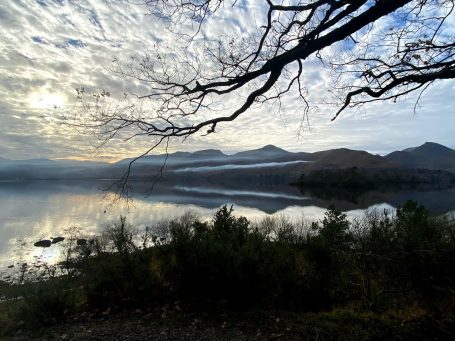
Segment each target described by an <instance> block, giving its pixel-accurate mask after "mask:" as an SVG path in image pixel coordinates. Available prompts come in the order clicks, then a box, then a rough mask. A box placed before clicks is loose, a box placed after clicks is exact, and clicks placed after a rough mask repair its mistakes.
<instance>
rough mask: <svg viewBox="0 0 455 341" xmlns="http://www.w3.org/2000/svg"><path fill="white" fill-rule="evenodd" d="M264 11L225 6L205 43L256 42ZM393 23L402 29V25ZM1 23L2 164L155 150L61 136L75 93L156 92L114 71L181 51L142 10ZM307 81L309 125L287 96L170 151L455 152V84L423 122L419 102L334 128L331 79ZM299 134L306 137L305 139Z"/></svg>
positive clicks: (6, 14)
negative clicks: (153, 54) (435, 148)
mask: <svg viewBox="0 0 455 341" xmlns="http://www.w3.org/2000/svg"><path fill="white" fill-rule="evenodd" d="M264 8H265V7H264V4H263V1H262V0H248V1H242V2H241V3H240V6H235V7H231V6H225V7H224V8H222V9H221V10H220V11H219V12H218V13H217V14H216V15H213V16H211V17H210V18H209V22H210V23H212V24H213V25H210V26H208V28H203V32H202V33H203V34H204V35H205V36H206V37H208V38H214V39H215V38H218V37H220V36H226V37H228V36H233V37H240V38H247V37H249V36H250V35H252V34H257V33H258V32H259V27H260V26H261V25H262V23H263V20H264V18H265V15H266V12H265V10H264ZM391 20H392V22H394V23H395V24H396V22H397V20H396V19H394V18H392V19H391ZM450 20H452V19H450ZM0 21H1V22H2V30H1V32H0V46H2V49H1V50H0V71H1V72H0V119H1V126H0V143H1V146H2V147H1V150H0V156H3V157H10V158H27V157H34V156H36V155H39V156H40V157H49V158H62V157H80V158H90V157H93V158H94V157H96V156H97V155H102V156H103V157H107V158H112V159H118V158H122V157H127V156H133V155H136V154H137V153H139V152H142V151H144V150H146V149H147V148H148V147H149V146H150V145H151V142H152V141H151V140H150V138H138V139H134V140H131V141H122V140H121V139H115V140H114V141H113V143H111V144H109V145H107V146H106V147H105V148H104V149H103V150H96V149H95V148H94V146H95V145H96V141H95V138H94V137H93V136H92V137H90V136H83V135H81V133H80V131H78V130H74V129H70V128H68V127H62V126H61V125H58V124H57V120H56V118H57V117H58V116H59V115H62V114H70V113H71V112H72V111H73V110H74V106H73V104H74V101H75V94H76V92H75V88H79V87H81V86H84V87H85V88H86V89H87V91H92V90H93V91H95V90H102V89H105V90H108V91H110V92H111V93H112V94H113V96H114V97H120V96H121V95H122V94H123V93H124V92H133V93H137V94H145V93H148V92H149V91H150V89H149V87H148V85H147V84H146V83H141V82H138V81H135V80H132V79H129V78H124V77H121V75H118V74H115V73H114V72H113V70H112V68H113V63H112V61H113V60H114V58H118V59H119V60H123V61H124V60H128V59H129V58H130V57H132V56H133V57H138V56H141V55H143V54H144V53H145V52H147V51H152V50H153V46H154V45H155V44H158V45H159V46H168V47H169V49H172V48H177V47H178V46H179V44H183V43H182V42H181V41H179V40H176V39H175V37H174V36H172V35H171V34H170V33H169V32H168V31H167V30H166V29H164V25H163V23H162V22H159V21H158V20H156V19H155V18H154V17H152V16H150V15H149V13H148V11H147V9H146V8H145V7H144V6H142V5H137V4H136V5H135V4H132V3H131V2H130V1H125V0H119V1H107V0H103V1H101V0H98V1H95V0H81V1H55V0H47V1H45V0H38V1H35V0H18V1H3V2H2V3H1V4H0ZM452 21H453V20H452ZM398 23H399V22H398ZM388 24H390V23H388ZM383 25H386V23H384V24H383ZM384 27H385V26H384ZM180 28H181V29H182V30H183V31H185V30H186V31H187V30H189V29H194V27H192V25H191V23H190V22H185V23H182V25H181V26H180ZM378 29H380V27H379V28H378ZM449 33H450V32H449ZM334 48H335V47H334ZM337 48H338V49H341V50H344V51H349V50H351V49H353V46H352V44H351V43H350V42H349V41H345V42H343V43H341V45H340V46H338V47H337ZM169 51H170V50H169ZM186 53H188V55H189V56H198V50H197V48H196V47H195V46H190V47H189V48H188V50H187V51H186ZM202 57H204V56H202ZM207 65H208V66H210V65H209V64H207ZM292 67H295V66H292ZM304 71H305V72H304V77H303V78H302V84H303V86H304V87H305V88H306V90H307V92H306V96H307V99H309V100H310V101H311V103H312V104H313V105H314V106H317V110H314V111H312V112H311V113H310V116H309V117H308V121H307V118H306V117H304V116H303V102H302V101H301V100H299V99H298V98H297V96H296V95H295V94H289V95H288V96H286V97H285V99H284V101H283V103H281V104H282V106H281V107H280V106H279V105H278V103H275V104H273V105H269V104H264V105H259V104H258V105H255V106H254V108H252V110H250V111H249V112H247V113H244V114H243V115H241V116H240V117H239V118H238V119H237V120H235V121H234V122H231V123H224V124H220V125H219V126H217V133H215V134H211V135H209V136H207V137H201V136H193V137H191V138H189V139H188V140H187V142H186V143H185V144H181V142H180V141H175V142H174V144H172V145H171V149H172V150H177V149H180V150H182V149H183V150H196V149H204V148H210V147H214V148H219V149H222V150H225V151H228V152H234V151H239V150H244V149H247V148H256V147H260V146H262V145H266V144H271V143H272V144H276V145H278V146H280V147H283V148H286V149H289V150H293V151H297V150H305V151H314V150H321V149H326V148H335V147H349V148H357V149H364V148H366V149H368V150H370V151H373V152H380V153H384V152H387V151H390V150H393V149H397V148H404V147H407V146H409V145H418V144H420V143H422V142H424V141H427V140H431V141H435V142H440V143H443V144H446V145H448V146H449V147H452V148H454V147H455V139H454V138H453V136H455V131H454V128H452V127H455V116H453V115H452V114H451V110H453V107H455V97H454V96H452V95H451V94H453V90H454V87H453V82H451V81H447V82H441V83H439V84H437V85H435V86H434V87H432V88H431V89H430V90H429V91H428V92H427V94H426V96H425V97H424V98H423V100H422V102H421V104H422V106H421V108H419V109H418V111H417V115H414V113H413V106H414V102H415V100H416V97H412V96H411V97H410V98H409V99H408V101H407V102H400V103H397V104H376V105H370V106H368V107H365V110H364V111H359V112H346V113H344V114H343V115H342V116H341V117H339V119H337V120H336V121H335V122H333V123H332V122H330V118H331V117H332V115H333V108H332V107H330V105H328V103H326V102H327V100H326V99H327V91H328V90H330V88H331V84H332V83H331V77H330V73H329V72H327V71H326V70H324V69H323V68H322V67H321V63H320V61H318V60H317V59H316V58H314V59H308V60H307V61H306V62H305V63H304ZM246 95H247V93H246V92H244V91H239V92H237V93H235V94H234V95H231V96H224V97H222V98H221V99H220V98H218V97H214V100H216V102H214V103H213V107H214V108H216V109H217V110H224V111H223V112H224V113H225V114H226V115H228V114H230V113H232V110H233V109H235V108H238V107H239V106H240V105H241V103H242V102H241V101H242V99H243V100H244V99H245V97H246ZM203 115H205V116H204V117H211V115H212V114H211V113H210V112H206V113H204V114H203ZM191 120H192V118H190V121H189V122H191ZM302 124H303V125H302ZM302 127H303V128H304V133H303V136H302V134H299V133H301V132H302V129H301V128H302Z"/></svg>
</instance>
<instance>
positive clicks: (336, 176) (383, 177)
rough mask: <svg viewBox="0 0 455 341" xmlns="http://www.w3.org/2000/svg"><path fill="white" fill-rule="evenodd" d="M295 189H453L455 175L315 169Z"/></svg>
mask: <svg viewBox="0 0 455 341" xmlns="http://www.w3.org/2000/svg"><path fill="white" fill-rule="evenodd" d="M295 184H297V185H302V186H307V187H312V186H317V187H331V188H333V187H337V188H339V187H347V188H357V189H375V188H378V187H381V186H384V185H411V186H412V185H431V186H434V187H450V186H454V185H455V174H453V173H450V172H447V171H440V170H428V169H401V168H394V169H365V168H358V167H351V168H343V169H318V170H314V171H311V172H309V173H307V174H302V175H301V176H300V178H299V180H298V181H296V182H295Z"/></svg>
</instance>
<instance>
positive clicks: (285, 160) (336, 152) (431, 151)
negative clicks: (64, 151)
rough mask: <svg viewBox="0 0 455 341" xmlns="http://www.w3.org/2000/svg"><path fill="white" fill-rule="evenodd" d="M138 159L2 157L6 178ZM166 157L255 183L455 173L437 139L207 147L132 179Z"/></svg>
mask: <svg viewBox="0 0 455 341" xmlns="http://www.w3.org/2000/svg"><path fill="white" fill-rule="evenodd" d="M132 160H133V159H132V158H129V159H124V160H121V161H119V162H117V163H114V164H109V163H102V162H90V161H77V160H66V159H61V160H48V159H34V160H8V159H3V158H1V159H0V180H5V179H6V180H9V179H101V178H103V179H108V178H118V177H119V176H121V175H122V174H123V173H124V172H125V171H126V170H127V167H128V164H129V163H130V162H131V161H132ZM164 162H166V167H165V169H164V176H165V178H166V179H168V180H170V181H176V182H178V181H187V180H190V179H197V180H201V179H206V180H210V181H215V182H216V181H220V179H223V181H240V180H241V181H245V182H254V181H256V180H257V179H259V178H260V179H263V180H264V179H266V181H269V182H274V181H278V180H277V179H279V181H281V182H286V181H292V180H293V179H298V178H299V177H300V175H301V174H309V173H311V172H314V171H319V170H323V171H327V170H329V171H330V170H333V171H338V170H343V169H350V168H353V167H356V168H358V169H360V170H365V171H368V172H370V173H371V172H376V173H377V172H378V171H383V170H385V171H387V172H388V173H387V174H398V172H400V173H402V174H405V173H406V172H408V170H409V169H429V170H444V171H451V172H455V151H454V150H452V149H450V148H447V147H445V146H442V145H439V144H437V143H431V142H427V143H425V144H423V145H422V146H419V147H413V148H407V149H405V150H402V151H397V152H393V153H391V154H389V155H387V156H385V157H382V156H380V155H374V154H370V153H368V152H366V151H362V150H351V149H347V148H339V149H331V150H325V151H320V152H315V153H305V152H298V153H294V152H289V151H286V150H284V149H282V148H279V147H276V146H273V145H267V146H264V147H262V148H258V149H254V150H248V151H243V152H239V153H236V154H232V155H227V154H224V153H223V152H222V151H220V150H217V149H205V150H200V151H196V152H175V153H171V154H169V155H165V154H159V155H147V156H144V157H142V158H140V159H139V160H137V161H136V162H135V163H134V165H133V167H132V172H131V174H130V175H131V178H148V179H150V178H151V177H153V176H154V175H156V173H157V171H158V170H159V169H160V168H161V166H162V165H163V164H164ZM390 170H393V171H390ZM395 170H396V172H395ZM340 174H342V173H340ZM406 174H410V173H409V172H408V173H406ZM412 174H414V173H412ZM261 181H262V180H261Z"/></svg>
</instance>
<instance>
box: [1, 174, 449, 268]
mask: <svg viewBox="0 0 455 341" xmlns="http://www.w3.org/2000/svg"><path fill="white" fill-rule="evenodd" d="M110 183H111V181H110V180H106V181H96V182H95V181H63V180H62V181H12V182H0V237H1V238H0V269H4V268H6V267H7V266H8V265H11V264H13V263H14V262H24V261H25V262H26V261H30V260H32V259H33V258H34V257H44V258H48V259H50V258H55V257H58V253H59V252H60V251H59V249H58V248H54V247H53V248H49V249H41V248H36V247H33V246H32V245H33V243H34V242H36V241H38V240H41V239H49V238H51V237H57V236H65V235H67V234H68V232H66V231H67V230H68V229H70V228H76V227H77V228H78V229H80V231H81V233H82V234H84V235H90V234H96V233H99V232H101V231H102V230H103V228H104V227H105V226H106V225H107V224H109V223H112V222H113V221H115V220H118V219H119V217H120V215H125V216H127V219H128V222H129V223H131V224H132V225H134V226H135V227H136V228H137V229H138V230H139V231H141V230H143V229H144V228H145V227H146V226H150V225H152V224H154V223H156V222H158V221H160V220H163V219H169V218H173V217H177V216H179V215H181V214H183V213H184V212H185V211H188V210H191V211H194V212H196V213H197V214H198V215H199V216H200V217H201V219H210V218H211V217H212V215H213V213H214V212H215V211H216V210H217V209H218V208H219V207H220V206H222V205H223V204H233V205H234V213H235V214H236V215H243V216H245V217H247V218H249V219H251V220H259V219H261V218H263V217H264V216H267V215H285V216H287V217H289V218H290V219H292V220H302V219H307V220H317V219H321V218H322V217H323V215H324V212H325V211H326V209H327V207H329V205H331V204H335V206H336V207H337V208H339V209H341V210H343V211H345V212H347V214H348V216H349V217H355V216H360V215H362V214H363V212H364V210H365V209H367V208H372V207H376V208H378V209H381V210H382V209H393V208H394V207H396V206H397V205H399V204H400V203H402V202H404V201H405V200H407V199H414V200H417V201H419V202H420V203H422V204H424V205H425V206H426V207H427V208H429V209H430V211H432V212H433V213H434V214H437V215H441V214H444V213H447V212H450V211H453V210H455V190H454V189H453V188H452V189H449V190H441V191H438V190H422V189H418V188H414V189H409V188H408V189H394V190H390V189H387V190H382V191H366V192H360V193H359V192H354V191H348V190H346V191H341V190H337V189H336V190H332V191H330V192H327V191H320V192H318V191H314V190H313V191H306V190H305V189H301V188H296V187H292V186H286V185H281V186H278V185H259V184H257V185H253V184H251V185H248V186H246V185H245V184H242V185H241V186H240V185H239V186H235V185H233V184H232V183H230V184H229V185H226V186H223V185H221V184H220V185H218V186H214V185H210V186H209V185H207V184H204V183H194V182H193V183H186V184H183V183H181V184H166V183H162V184H158V185H157V186H156V187H155V188H154V189H153V192H152V193H150V184H149V183H141V182H132V186H133V189H132V193H133V195H134V200H133V202H132V203H130V204H128V203H126V202H124V201H115V200H114V198H115V197H114V195H113V194H112V193H109V192H102V191H100V188H102V187H106V186H107V185H109V184H110Z"/></svg>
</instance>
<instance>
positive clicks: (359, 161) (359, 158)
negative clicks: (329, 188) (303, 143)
mask: <svg viewBox="0 0 455 341" xmlns="http://www.w3.org/2000/svg"><path fill="white" fill-rule="evenodd" d="M311 160H312V161H313V163H312V164H310V165H308V167H307V168H306V170H307V171H311V170H315V169H343V168H351V167H358V168H370V169H383V168H384V169H387V168H395V167H397V164H395V163H392V162H390V161H388V160H386V159H384V158H383V157H382V156H380V155H374V154H370V153H368V152H365V151H363V150H351V149H347V148H340V149H331V150H325V151H322V152H316V153H312V154H311Z"/></svg>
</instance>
